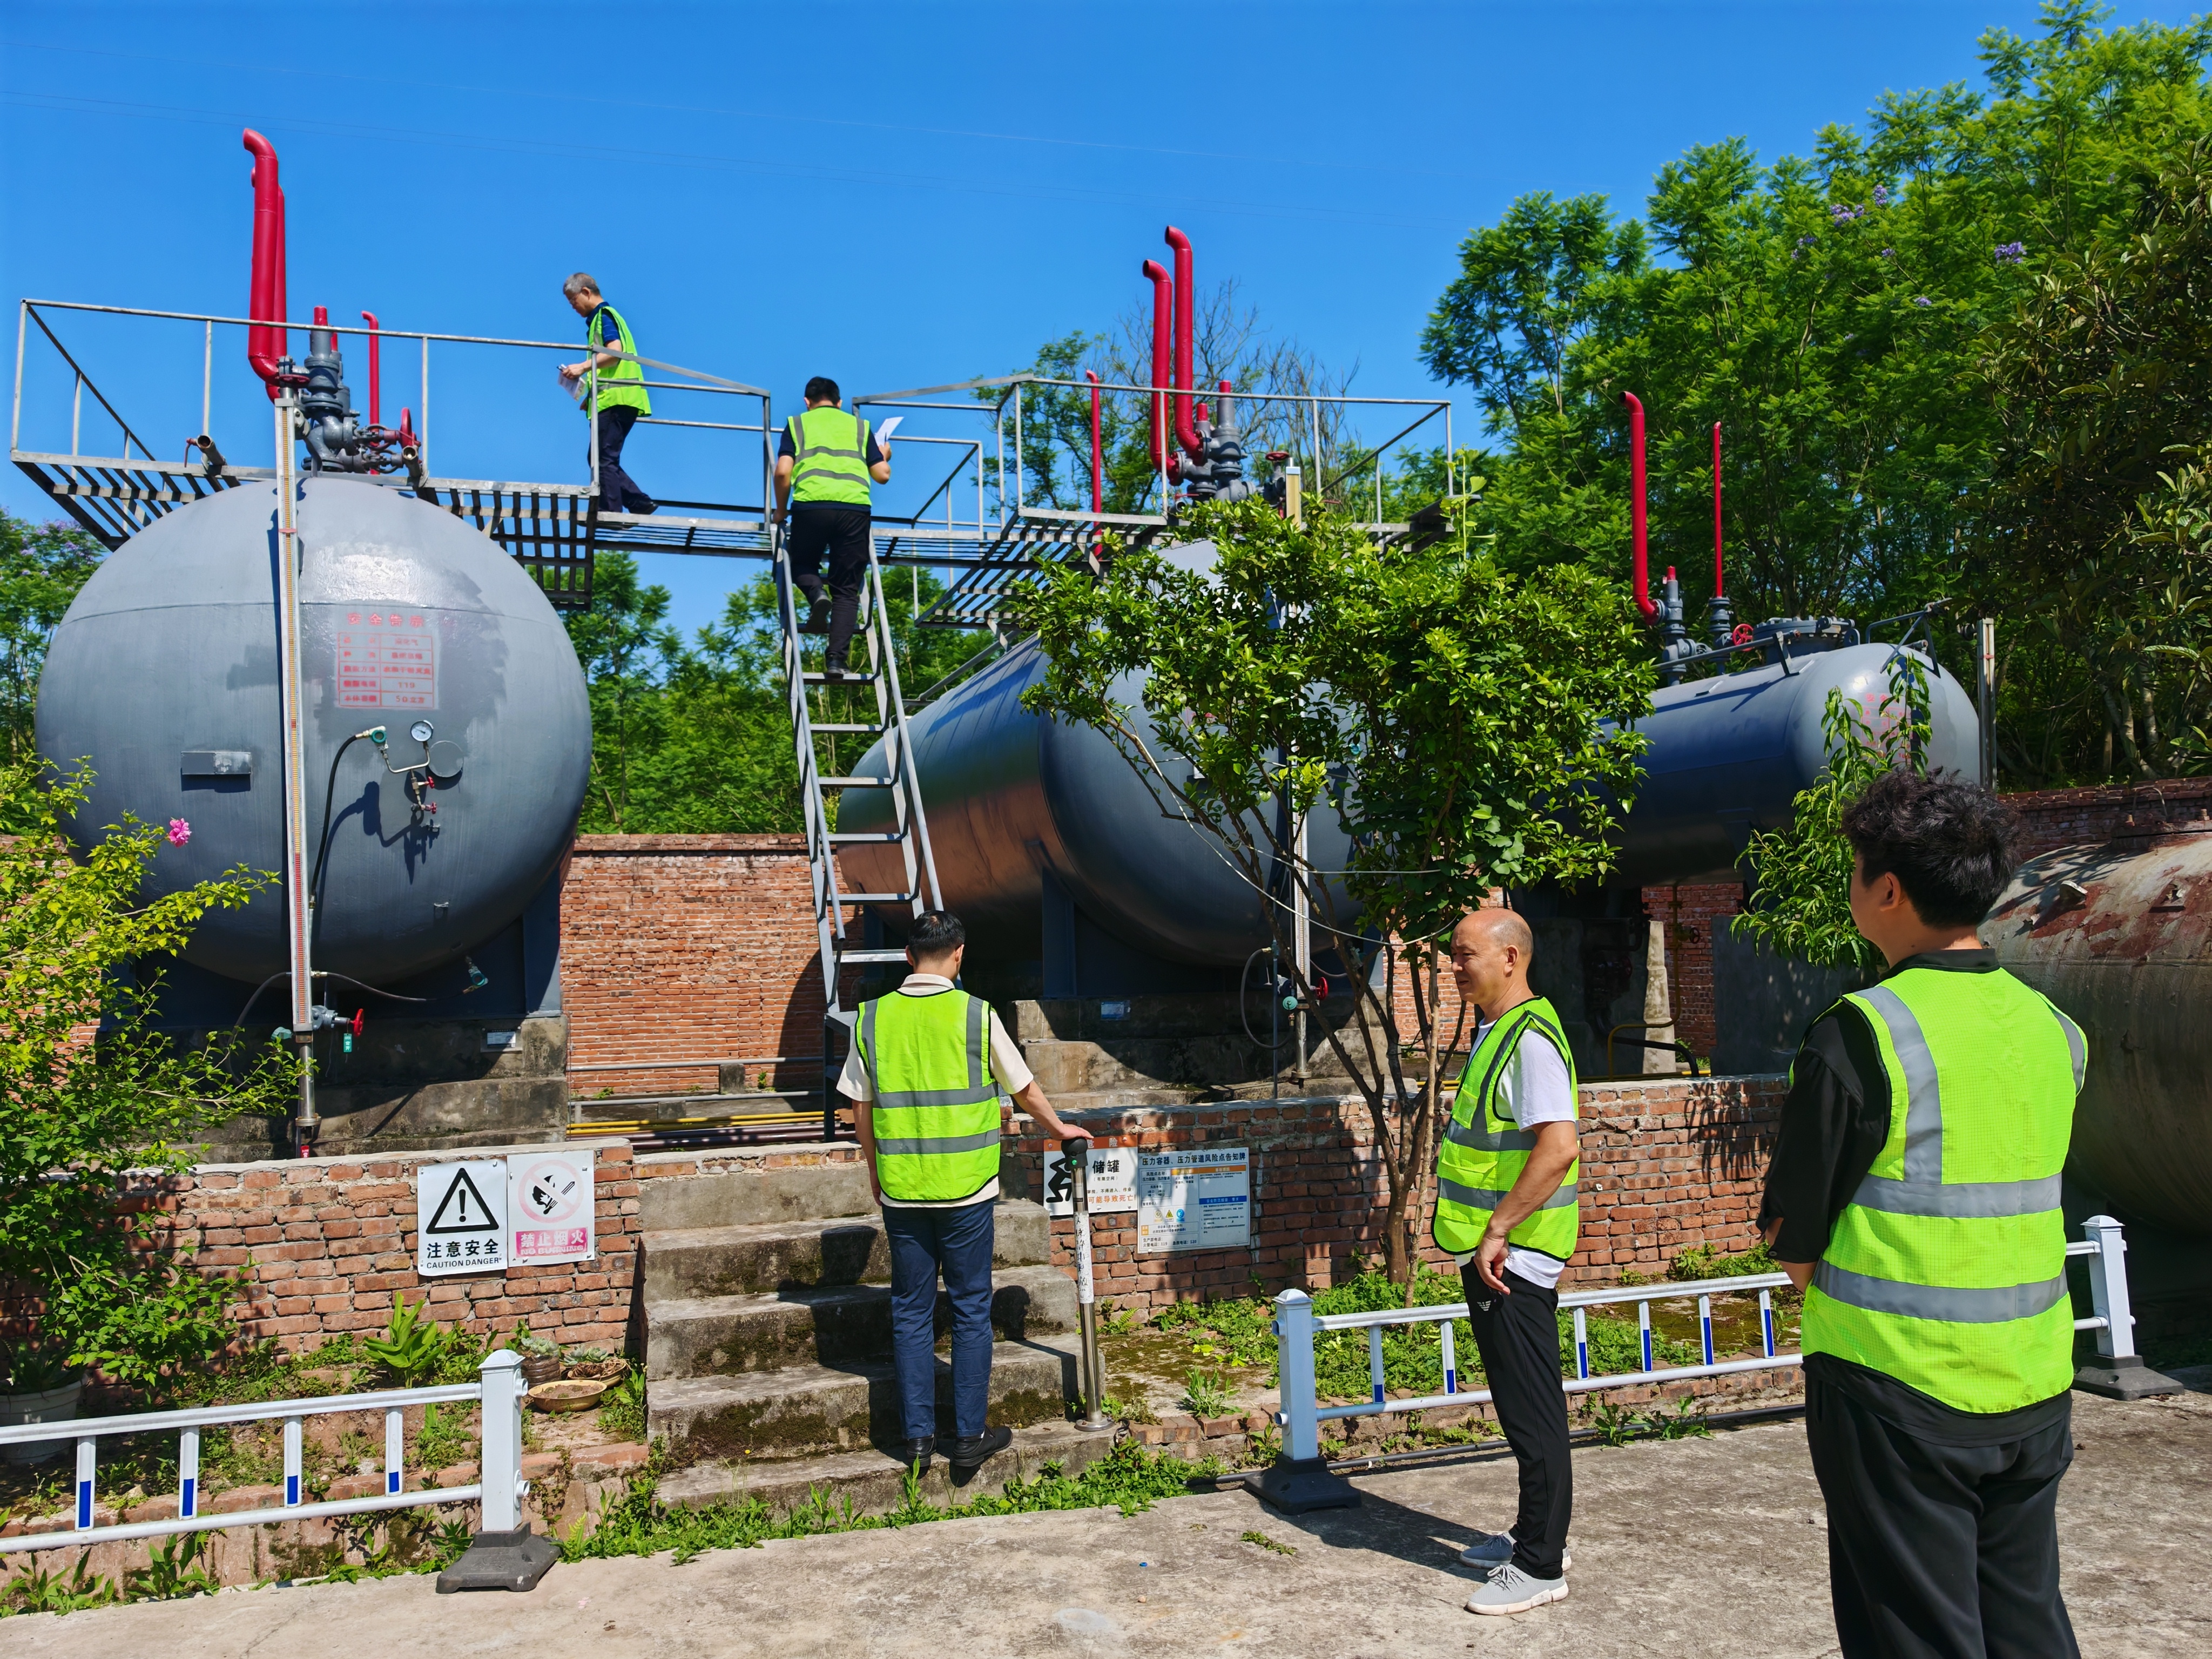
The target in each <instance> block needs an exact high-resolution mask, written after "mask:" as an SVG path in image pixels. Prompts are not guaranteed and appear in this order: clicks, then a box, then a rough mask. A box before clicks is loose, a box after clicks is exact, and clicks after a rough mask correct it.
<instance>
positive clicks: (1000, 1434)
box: [945, 1428, 1014, 1474]
mask: <svg viewBox="0 0 2212 1659" xmlns="http://www.w3.org/2000/svg"><path fill="white" fill-rule="evenodd" d="M1013 1443H1014V1431H1012V1429H1008V1428H996V1429H986V1430H984V1431H983V1432H982V1433H981V1434H971V1435H966V1436H963V1437H961V1438H960V1439H958V1440H956V1441H954V1442H953V1443H952V1450H951V1453H950V1454H948V1455H947V1456H946V1458H945V1461H946V1462H949V1463H951V1465H952V1472H953V1473H954V1474H974V1473H975V1471H976V1470H977V1469H980V1468H982V1467H983V1465H984V1464H985V1463H987V1462H989V1461H990V1460H991V1459H992V1458H993V1457H994V1456H996V1455H998V1454H999V1453H1000V1452H1002V1451H1004V1450H1006V1448H1007V1447H1009V1446H1011V1445H1012V1444H1013Z"/></svg>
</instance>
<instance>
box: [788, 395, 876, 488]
mask: <svg viewBox="0 0 2212 1659" xmlns="http://www.w3.org/2000/svg"><path fill="white" fill-rule="evenodd" d="M787 429H788V430H789V432H790V434H791V447H792V448H793V451H794V452H796V453H797V456H798V459H797V460H796V461H795V462H794V463H793V466H792V469H791V499H792V500H793V501H836V502H837V503H838V504H839V505H841V506H845V507H866V505H867V504H868V423H867V422H866V421H863V420H860V419H858V418H856V417H855V416H851V415H848V414H847V413H846V412H845V411H844V410H842V409H840V408H838V407H837V406H836V404H823V405H822V406H821V407H820V408H818V409H810V410H807V411H806V412H805V414H804V415H794V416H792V417H791V419H790V421H789V422H788V423H787Z"/></svg>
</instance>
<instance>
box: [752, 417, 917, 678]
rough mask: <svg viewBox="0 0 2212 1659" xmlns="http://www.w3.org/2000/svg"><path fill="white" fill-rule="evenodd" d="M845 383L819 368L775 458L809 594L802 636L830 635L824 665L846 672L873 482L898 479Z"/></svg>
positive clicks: (795, 571)
mask: <svg viewBox="0 0 2212 1659" xmlns="http://www.w3.org/2000/svg"><path fill="white" fill-rule="evenodd" d="M842 395H843V394H842V393H841V392H839V391H838V390H837V382H836V381H835V380H831V379H829V377H828V376H827V375H824V374H817V375H816V376H815V377H814V378H813V379H812V380H809V381H808V382H807V383H806V412H805V414H803V415H794V416H792V417H791V418H790V419H789V420H788V421H786V422H784V423H783V440H782V441H781V443H780V444H779V445H778V446H777V448H776V458H775V507H773V508H772V509H771V510H770V511H769V520H770V521H771V522H774V523H777V524H781V523H782V522H783V520H784V516H785V513H786V512H787V511H788V513H789V514H790V519H791V528H790V530H789V531H788V532H786V533H787V535H788V537H789V538H790V540H789V546H790V549H791V580H793V583H795V584H796V585H797V586H798V587H799V591H800V592H802V593H804V594H805V595H806V602H807V615H806V617H805V619H804V620H803V621H801V622H800V623H799V632H800V633H802V634H822V633H827V634H828V635H829V643H828V645H827V647H825V648H824V649H823V655H822V669H823V672H824V673H827V674H832V675H836V674H842V673H843V672H844V671H845V653H847V651H848V650H849V649H850V648H851V647H852V642H853V625H854V620H855V619H856V618H857V617H859V615H860V582H861V580H862V578H864V577H865V576H866V574H867V572H868V505H869V501H868V483H869V481H870V480H871V479H872V480H874V481H875V482H876V483H890V481H891V456H890V448H889V447H888V443H887V441H885V440H884V439H880V438H878V437H877V436H876V435H874V434H872V432H870V430H869V429H868V423H867V422H866V421H863V420H859V419H856V418H855V417H854V416H851V415H848V414H847V413H846V412H845V411H844V410H843V409H842V408H841V407H839V403H840V400H841V398H842ZM825 552H826V553H828V554H829V598H828V599H823V597H822V556H823V553H825Z"/></svg>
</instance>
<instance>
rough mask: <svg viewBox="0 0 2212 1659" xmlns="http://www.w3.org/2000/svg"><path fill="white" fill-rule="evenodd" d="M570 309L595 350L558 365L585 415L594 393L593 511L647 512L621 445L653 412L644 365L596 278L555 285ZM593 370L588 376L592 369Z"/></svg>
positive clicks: (579, 276) (583, 275) (646, 499)
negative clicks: (595, 471)
mask: <svg viewBox="0 0 2212 1659" xmlns="http://www.w3.org/2000/svg"><path fill="white" fill-rule="evenodd" d="M561 292H562V294H564V295H567V296H568V304H569V306H570V307H571V308H572V309H573V310H574V312H575V313H576V314H577V315H578V316H580V317H581V318H582V319H584V341H585V343H586V344H587V345H592V346H597V347H599V349H598V350H597V351H595V352H593V353H592V354H591V355H590V356H587V357H586V358H585V359H584V360H583V361H582V362H576V363H563V364H562V365H561V378H562V380H563V381H565V382H566V383H567V384H568V386H569V387H570V388H571V390H573V391H574V392H575V393H576V395H577V398H578V401H579V402H580V403H581V404H582V405H583V410H584V415H585V417H586V419H589V418H590V417H591V415H592V403H593V401H594V398H595V397H596V400H597V402H598V405H599V422H598V431H599V511H601V512H602V513H651V512H653V511H654V510H655V503H654V501H653V497H652V496H650V495H647V494H646V493H645V492H644V491H643V490H642V489H639V488H638V487H637V481H636V480H635V479H634V478H632V477H630V476H629V473H627V472H625V471H623V465H622V453H623V444H624V443H625V442H627V441H629V429H630V428H632V427H634V426H635V425H636V424H637V422H638V421H639V419H640V418H641V416H647V415H650V414H652V413H653V400H652V399H651V398H648V397H647V396H646V394H645V365H644V364H643V363H641V362H638V361H637V342H636V341H635V340H633V339H631V338H630V333H629V324H628V323H626V322H624V321H623V316H622V313H620V312H619V311H617V310H616V309H615V308H614V307H612V306H611V305H609V304H608V303H607V302H606V301H605V300H604V299H602V298H600V297H599V278H598V277H596V276H592V275H591V273H590V272H588V271H582V270H580V271H578V272H577V273H576V274H575V275H574V276H571V277H570V278H569V279H568V281H567V282H565V283H562V284H561ZM595 367H596V368H598V370H599V374H597V375H596V376H594V375H592V369H593V368H595Z"/></svg>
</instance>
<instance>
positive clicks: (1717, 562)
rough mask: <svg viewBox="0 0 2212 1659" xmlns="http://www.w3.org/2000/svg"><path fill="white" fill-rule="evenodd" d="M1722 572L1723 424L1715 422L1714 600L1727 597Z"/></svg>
mask: <svg viewBox="0 0 2212 1659" xmlns="http://www.w3.org/2000/svg"><path fill="white" fill-rule="evenodd" d="M1727 593H1728V589H1727V587H1726V586H1724V585H1723V581H1722V572H1721V423H1720V422H1718V421H1715V422H1713V598H1714V599H1716V600H1718V599H1724V598H1726V597H1727Z"/></svg>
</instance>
